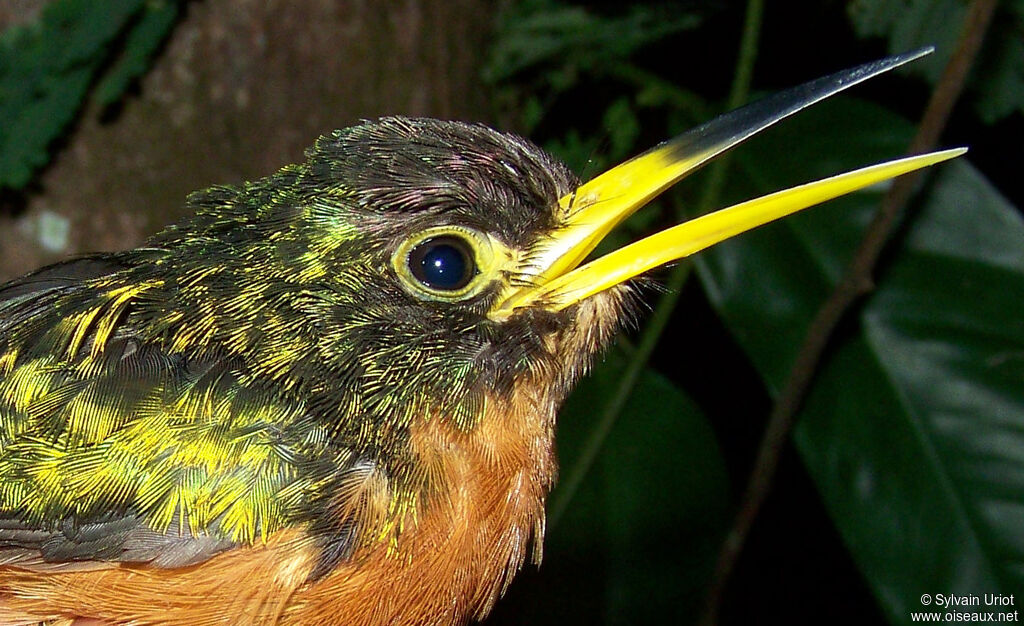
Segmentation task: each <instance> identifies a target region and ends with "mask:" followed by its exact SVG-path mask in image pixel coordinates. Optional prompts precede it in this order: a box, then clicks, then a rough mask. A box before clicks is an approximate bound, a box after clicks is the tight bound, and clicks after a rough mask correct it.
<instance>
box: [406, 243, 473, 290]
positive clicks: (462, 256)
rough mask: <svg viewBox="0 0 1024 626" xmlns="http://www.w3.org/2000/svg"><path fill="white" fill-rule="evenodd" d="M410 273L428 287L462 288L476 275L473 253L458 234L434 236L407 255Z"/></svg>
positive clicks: (442, 288)
mask: <svg viewBox="0 0 1024 626" xmlns="http://www.w3.org/2000/svg"><path fill="white" fill-rule="evenodd" d="M409 269H410V270H411V271H412V275H413V276H415V277H416V279H417V280H419V281H420V282H421V283H423V284H424V285H426V286H427V287H430V288H431V289H440V290H444V291H454V290H456V289H462V288H463V287H465V286H466V285H467V284H469V281H470V280H471V279H472V278H473V276H474V275H475V274H476V266H475V265H474V263H473V256H472V254H470V251H469V248H468V246H467V245H466V242H465V241H463V240H462V239H460V238H458V237H448V236H445V237H434V238H433V239H428V240H426V241H424V242H423V243H421V244H420V245H418V246H416V248H414V249H413V251H412V252H411V253H410V254H409Z"/></svg>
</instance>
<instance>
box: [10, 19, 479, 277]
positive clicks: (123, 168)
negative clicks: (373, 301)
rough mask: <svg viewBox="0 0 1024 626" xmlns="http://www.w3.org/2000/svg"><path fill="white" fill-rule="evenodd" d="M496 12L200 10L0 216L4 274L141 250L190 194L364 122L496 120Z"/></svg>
mask: <svg viewBox="0 0 1024 626" xmlns="http://www.w3.org/2000/svg"><path fill="white" fill-rule="evenodd" d="M38 4H40V3H33V2H18V3H15V4H14V5H10V6H8V9H7V10H5V11H4V12H0V25H2V22H3V21H5V20H6V21H8V23H9V21H10V20H18V19H28V18H30V17H31V16H32V15H33V13H34V11H35V9H36V7H37V6H38ZM488 6H489V3H487V2H485V1H484V2H482V1H480V0H404V1H401V0H393V1H387V2H371V1H369V0H289V1H286V0H236V1H227V0H207V1H205V2H193V3H189V4H188V5H187V8H186V11H187V13H186V15H185V17H184V19H183V20H182V21H181V22H180V23H179V24H178V25H177V26H176V27H175V29H174V31H173V32H172V34H171V36H170V39H169V41H168V42H167V45H166V47H165V48H164V49H163V51H162V52H161V53H160V55H159V57H158V58H157V60H156V62H155V64H154V66H153V68H152V69H151V71H150V72H149V73H148V74H146V75H145V77H144V78H143V79H142V80H141V81H140V84H139V86H138V93H137V94H135V95H130V96H128V97H127V99H126V101H125V102H124V104H123V106H122V108H121V109H120V111H118V112H117V114H116V115H115V116H113V117H112V119H106V120H101V117H104V116H103V115H102V113H103V112H101V111H99V110H97V108H96V107H92V106H87V107H86V108H85V110H84V111H83V113H82V115H81V116H80V118H79V121H78V122H77V125H76V126H75V127H73V128H71V129H70V130H69V132H68V137H67V140H66V143H65V144H64V145H63V146H62V147H61V148H60V149H59V151H58V152H57V154H56V158H55V159H54V162H53V164H52V165H51V166H50V167H49V168H48V169H47V170H45V171H44V172H43V173H42V174H41V176H40V177H39V179H38V190H37V191H34V192H32V193H31V194H30V195H29V196H28V202H27V206H26V207H25V210H23V211H18V212H17V213H16V214H14V215H11V214H9V213H8V214H4V215H2V216H0V280H5V279H7V278H11V277H13V276H16V275H19V274H21V273H23V272H25V271H28V270H30V269H33V268H34V267H37V266H39V265H42V264H44V263H47V262H51V261H54V260H57V259H60V258H64V257H66V256H68V255H73V254H79V253H83V252H90V251H103V250H118V249H124V248H127V247H131V246H134V245H137V244H139V243H141V242H142V241H143V239H144V238H145V237H146V236H147V235H149V234H151V233H153V232H155V231H156V230H158V229H159V228H160V227H162V226H163V225H165V224H167V223H169V222H171V221H173V220H175V219H177V218H179V217H181V216H182V215H183V214H184V212H185V211H184V199H185V196H186V195H187V194H188V193H189V192H190V191H193V190H195V189H199V188H203V187H206V186H209V185H213V184H224V183H228V184H230V183H238V182H241V181H243V180H247V179H252V178H258V177H260V176H263V175H266V174H270V173H271V172H273V171H274V170H276V169H277V168H278V167H280V166H282V165H285V164H287V163H292V162H295V161H297V160H300V159H301V158H302V154H303V149H304V148H305V147H306V146H309V145H311V144H312V142H313V140H314V139H315V138H316V137H317V136H318V135H320V134H322V133H324V132H327V131H330V130H332V129H334V128H341V127H344V126H348V125H350V124H352V123H353V122H356V121H357V120H359V119H361V118H373V117H378V116H381V115H388V114H405V115H426V116H431V117H441V118H458V119H477V120H479V119H484V117H485V115H486V114H485V104H486V101H485V97H484V95H483V93H482V91H481V89H480V85H479V71H478V69H479V63H480V60H481V59H482V56H483V54H482V52H481V50H482V48H483V47H484V45H485V43H486V36H487V31H488V29H489V28H490V25H491V17H492V16H491V14H490V12H489V10H488ZM107 117H110V116H109V115H107Z"/></svg>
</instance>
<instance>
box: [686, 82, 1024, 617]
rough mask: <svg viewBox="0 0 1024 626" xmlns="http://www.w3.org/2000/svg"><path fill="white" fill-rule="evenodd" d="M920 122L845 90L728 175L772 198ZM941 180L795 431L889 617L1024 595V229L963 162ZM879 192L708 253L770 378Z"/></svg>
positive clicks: (883, 154) (733, 318)
mask: <svg viewBox="0 0 1024 626" xmlns="http://www.w3.org/2000/svg"><path fill="white" fill-rule="evenodd" d="M837 120H841V123H836V122H837ZM911 131H912V129H911V128H910V126H909V125H908V124H906V123H905V122H904V121H902V120H900V119H898V118H895V117H894V116H892V115H890V114H887V113H886V112H884V111H882V110H880V109H878V108H876V107H873V106H870V105H867V104H863V103H858V102H856V101H852V100H836V101H834V102H830V103H826V104H825V105H822V106H820V107H817V108H815V109H812V110H810V111H807V112H805V113H802V114H801V115H800V116H798V117H797V118H795V119H794V120H793V121H792V122H787V123H786V124H785V125H783V126H782V128H780V129H778V131H776V132H772V133H771V134H769V135H767V136H765V137H763V138H761V139H760V140H758V141H755V142H752V143H751V145H749V146H748V147H746V148H742V149H741V151H740V153H739V155H738V156H739V157H740V158H739V163H740V166H741V167H742V168H743V170H742V172H734V175H733V177H732V178H733V179H735V180H737V181H745V182H746V183H747V185H746V186H747V188H746V189H745V190H744V194H749V195H753V194H754V193H764V192H768V191H774V190H777V189H779V188H781V187H784V186H787V185H791V184H794V183H796V182H800V180H801V179H802V180H810V179H812V178H817V177H822V176H826V175H829V174H832V173H836V172H837V171H839V170H841V169H852V168H854V167H857V166H859V165H863V164H864V163H865V162H869V161H875V160H882V159H883V158H888V157H893V156H896V155H898V154H899V153H900V152H901V151H902V149H903V147H904V146H905V144H906V139H907V137H908V136H909V134H910V132H911ZM840 150H842V151H841V152H840ZM968 156H969V155H968ZM797 171H800V172H802V175H801V176H800V177H799V179H795V176H796V174H795V172H797ZM933 183H934V184H933V185H932V186H931V187H930V188H929V192H928V194H927V195H926V196H924V197H923V198H922V199H920V203H919V205H918V211H917V212H916V215H915V216H914V220H913V222H912V223H911V225H910V229H909V231H908V232H907V233H906V237H905V239H904V240H903V241H901V242H900V245H898V246H896V248H895V250H894V251H893V254H892V255H891V256H889V257H887V260H886V261H887V262H886V264H885V265H884V267H883V268H882V271H881V272H880V274H879V276H878V288H877V291H876V292H875V293H874V294H873V295H872V296H871V297H870V299H869V300H868V302H867V303H866V305H865V306H864V308H863V310H862V311H861V312H860V315H855V316H854V319H853V321H854V323H853V324H851V325H850V327H849V328H847V329H846V332H844V333H843V334H842V337H841V340H840V341H839V342H838V344H839V345H838V348H837V350H836V351H835V353H834V354H832V355H831V358H830V359H829V360H828V361H827V362H826V363H825V364H824V366H823V368H822V370H821V372H820V374H819V376H818V378H817V380H816V384H815V385H814V387H813V389H812V391H811V394H810V396H809V398H808V400H807V403H806V406H805V408H804V411H803V412H802V414H801V416H800V422H799V425H798V427H797V431H796V441H797V444H798V448H799V451H800V453H801V455H802V457H803V459H804V461H805V463H806V464H807V467H808V469H809V471H810V472H811V474H812V476H813V477H814V479H815V481H816V483H817V485H818V488H819V490H820V492H821V494H822V497H823V499H824V501H825V503H826V505H827V506H828V508H829V510H830V512H831V514H832V517H833V519H834V520H835V523H836V525H837V527H838V528H839V530H840V532H841V533H842V535H843V537H844V539H845V541H846V543H847V545H848V547H849V549H850V551H851V553H852V554H853V556H854V558H855V560H856V561H857V563H858V564H859V566H860V568H861V570H862V571H863V572H864V574H865V576H866V578H867V580H868V582H869V583H870V585H871V587H872V588H873V590H874V592H875V594H876V596H877V598H878V600H879V603H880V605H881V606H882V608H883V609H884V610H885V611H886V613H887V614H888V616H889V618H890V620H891V621H893V622H894V623H904V622H906V620H907V619H908V614H909V612H910V611H913V610H921V609H923V608H925V607H922V605H921V603H920V600H919V598H920V596H921V594H922V593H955V594H978V595H981V594H984V593H1005V594H1009V593H1012V592H1018V593H1019V591H1020V589H1024V384H1021V383H1022V382H1024V318H1022V317H1021V316H1020V314H1019V308H1020V302H1022V301H1024V223H1022V222H1021V219H1020V217H1019V214H1018V213H1017V212H1016V210H1015V208H1014V207H1013V206H1011V205H1009V203H1008V202H1007V201H1006V200H1005V199H1004V198H1002V197H1001V196H1000V195H999V194H998V193H997V192H996V191H995V190H994V188H993V187H992V186H991V185H990V184H989V183H988V182H987V181H986V180H985V179H984V178H983V177H982V176H981V175H980V174H979V173H978V172H977V171H976V170H974V169H973V168H972V167H971V165H970V163H969V162H968V161H967V160H965V159H961V160H959V161H957V162H954V163H951V164H948V165H947V166H944V167H942V168H939V169H938V171H936V172H933ZM880 197H881V190H879V189H874V190H869V191H867V192H863V193H859V194H855V195H853V196H849V197H847V198H844V199H842V200H840V201H837V202H833V203H830V204H829V205H828V206H823V207H818V208H815V209H811V210H810V211H809V212H808V213H806V214H802V215H798V216H796V217H795V218H792V219H789V220H786V221H783V222H781V223H779V224H775V225H772V226H770V227H768V228H764V229H761V230H760V231H758V232H754V233H750V234H749V235H744V236H742V237H741V238H739V239H738V240H736V241H733V242H728V243H727V245H723V246H718V247H717V248H715V249H714V250H712V251H710V252H708V253H706V254H705V255H703V256H702V257H701V259H700V260H699V262H698V270H699V274H700V276H701V279H702V281H703V283H704V285H705V287H706V289H707V291H708V294H709V296H710V298H711V300H712V302H713V304H714V306H715V307H716V308H717V309H718V310H719V311H720V312H721V314H722V316H723V318H724V319H725V320H726V322H727V324H728V325H729V327H730V329H731V330H732V331H733V332H734V333H735V335H736V337H737V338H738V340H739V342H740V344H741V345H742V346H743V347H744V349H745V350H746V351H747V353H748V354H749V355H750V357H751V359H752V361H753V362H754V364H755V365H756V367H757V368H758V370H759V371H760V373H761V375H762V376H763V378H764V379H765V381H766V383H767V384H768V386H769V388H771V389H778V387H779V386H780V384H781V382H782V381H783V380H784V378H785V376H786V374H787V373H788V370H789V367H790V364H791V363H792V360H793V357H794V355H795V351H796V349H797V347H798V344H799V342H800V340H801V338H802V335H803V333H804V332H805V330H806V327H807V324H808V322H809V320H810V319H811V317H812V316H813V315H814V312H815V311H816V309H817V307H818V306H820V304H821V302H822V301H823V299H824V298H825V297H827V295H828V293H829V291H830V290H831V288H832V286H833V285H834V284H835V282H836V281H837V278H838V276H839V275H840V273H841V271H842V267H843V266H844V264H845V263H846V262H847V261H848V259H849V257H850V255H851V254H852V251H853V249H854V246H855V245H856V242H857V240H858V238H859V237H860V235H861V233H862V231H863V228H864V226H865V225H866V223H867V220H868V219H869V218H870V215H871V214H872V212H873V211H874V210H875V208H876V207H877V205H878V201H879V200H880Z"/></svg>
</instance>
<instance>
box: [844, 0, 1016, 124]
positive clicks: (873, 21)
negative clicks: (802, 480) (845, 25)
mask: <svg viewBox="0 0 1024 626" xmlns="http://www.w3.org/2000/svg"><path fill="white" fill-rule="evenodd" d="M966 4H967V3H966V2H963V1H961V0H902V1H900V2H893V1H892V0H850V2H849V3H848V5H847V9H848V13H849V16H850V21H851V22H852V24H853V27H854V29H855V30H856V31H857V33H858V34H859V35H860V36H861V37H885V38H886V39H888V42H889V51H890V52H891V53H893V54H896V53H900V52H906V51H907V50H913V49H915V48H920V47H922V46H929V45H931V46H935V54H933V55H931V56H929V57H925V58H923V59H921V60H919V61H918V62H916V63H912V64H910V65H907V66H906V67H905V68H903V69H902V71H905V72H908V73H912V74H916V75H918V76H923V77H924V78H925V79H926V80H928V82H929V83H931V84H933V85H934V84H935V83H937V82H938V80H939V77H940V76H941V75H942V72H943V70H944V69H945V67H946V64H947V63H948V62H949V59H950V57H951V56H952V54H953V51H954V50H955V49H956V45H957V41H958V39H959V37H960V31H961V29H962V24H963V22H964V17H965V16H966V14H967V7H966ZM1022 29H1024V3H1021V2H1019V0H1015V1H1014V2H1003V3H1001V6H1000V7H998V8H997V10H996V15H995V18H994V19H993V21H992V24H991V26H990V27H989V32H988V34H987V37H986V39H985V47H984V49H983V51H982V54H981V56H980V57H979V59H978V63H977V67H976V68H974V70H973V71H972V76H971V78H970V82H969V88H970V90H971V92H972V94H971V95H972V98H971V99H972V100H973V104H974V106H975V108H976V109H977V111H978V113H979V114H980V115H981V117H982V119H984V120H985V121H986V122H988V123H990V124H991V123H994V122H996V121H998V120H1000V119H1002V118H1004V117H1006V116H1008V115H1010V114H1011V113H1013V112H1014V111H1024V38H1022V37H1021V31H1022Z"/></svg>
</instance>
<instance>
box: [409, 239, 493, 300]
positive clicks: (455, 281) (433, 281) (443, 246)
mask: <svg viewBox="0 0 1024 626" xmlns="http://www.w3.org/2000/svg"><path fill="white" fill-rule="evenodd" d="M498 250H504V247H503V246H502V245H501V244H500V243H498V242H497V241H495V240H494V239H492V238H491V237H490V236H488V235H487V234H485V233H481V232H480V231H477V230H475V229H472V228H467V227H464V226H458V225H454V224H452V225H448V226H436V227H433V228H428V229H425V230H423V231H421V232H418V233H416V234H414V235H413V236H411V237H409V238H408V239H406V240H405V241H403V242H402V243H401V244H399V246H398V248H397V249H396V250H395V252H394V255H393V256H392V257H391V265H392V267H393V268H394V269H395V273H396V274H398V279H399V281H400V283H401V285H402V287H403V289H405V290H406V291H407V292H409V293H411V294H412V295H414V296H416V297H418V298H421V299H424V300H438V301H447V302H454V301H458V300H465V299H467V298H470V297H472V296H474V295H476V294H478V293H480V290H481V289H483V288H484V287H485V286H486V285H488V284H490V283H491V282H492V281H494V280H495V279H497V278H498V275H499V267H498V262H497V259H496V257H495V254H496V252H497V251H498ZM505 256H507V254H506V255H505Z"/></svg>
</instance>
